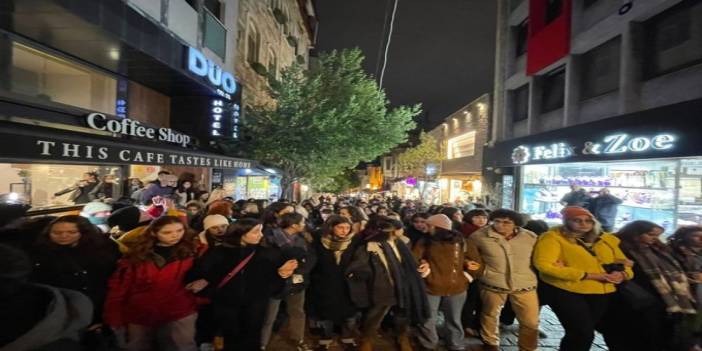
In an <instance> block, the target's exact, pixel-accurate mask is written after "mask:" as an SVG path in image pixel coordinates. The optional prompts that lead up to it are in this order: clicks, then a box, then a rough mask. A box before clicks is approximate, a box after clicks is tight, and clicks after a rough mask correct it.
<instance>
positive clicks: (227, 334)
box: [214, 298, 268, 351]
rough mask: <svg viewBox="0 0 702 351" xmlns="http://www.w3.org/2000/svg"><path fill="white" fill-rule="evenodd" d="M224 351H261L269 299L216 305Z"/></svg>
mask: <svg viewBox="0 0 702 351" xmlns="http://www.w3.org/2000/svg"><path fill="white" fill-rule="evenodd" d="M214 308H215V316H216V318H217V322H218V327H219V329H220V330H221V332H222V337H223V338H224V351H259V350H260V349H261V330H262V328H263V320H264V319H265V317H266V311H267V310H268V298H262V299H258V300H253V301H246V302H241V303H240V304H236V305H215V306H214Z"/></svg>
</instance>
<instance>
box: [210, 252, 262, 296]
mask: <svg viewBox="0 0 702 351" xmlns="http://www.w3.org/2000/svg"><path fill="white" fill-rule="evenodd" d="M255 253H256V251H254V252H252V253H251V254H249V255H248V256H246V258H244V259H243V260H241V262H239V264H238V265H236V267H234V269H232V270H231V272H229V273H228V274H227V275H226V276H225V277H224V278H223V279H222V281H221V282H219V284H217V289H221V288H222V287H223V286H224V285H226V284H227V283H229V281H230V280H232V278H234V276H235V275H237V274H238V273H239V272H240V271H241V270H242V269H244V267H246V265H247V264H248V263H249V261H251V259H252V258H253V255H254V254H255Z"/></svg>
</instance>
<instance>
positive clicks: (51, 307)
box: [0, 244, 93, 351]
mask: <svg viewBox="0 0 702 351" xmlns="http://www.w3.org/2000/svg"><path fill="white" fill-rule="evenodd" d="M31 272H32V261H31V260H30V258H29V257H28V256H27V255H26V254H25V253H24V252H23V251H21V250H19V249H17V248H14V247H11V246H7V245H2V244H0V311H2V316H0V330H2V333H0V350H3V351H24V350H46V351H58V350H61V351H79V350H84V349H83V348H82V346H81V344H80V342H79V335H80V333H81V331H83V330H84V329H85V327H87V326H88V325H89V324H90V319H91V316H92V314H93V309H92V305H91V303H90V300H89V299H88V297H86V296H85V295H83V294H81V293H80V292H78V291H74V290H70V289H62V288H55V287H52V286H48V285H42V284H34V283H29V282H28V278H29V276H30V274H31Z"/></svg>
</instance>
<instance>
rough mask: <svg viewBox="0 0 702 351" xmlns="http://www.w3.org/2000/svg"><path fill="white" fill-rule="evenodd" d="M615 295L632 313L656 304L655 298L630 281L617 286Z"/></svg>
mask: <svg viewBox="0 0 702 351" xmlns="http://www.w3.org/2000/svg"><path fill="white" fill-rule="evenodd" d="M616 294H617V295H618V298H619V299H621V300H622V301H623V302H624V303H625V304H627V305H628V306H629V307H630V308H631V309H633V310H634V311H639V310H643V309H645V308H648V307H650V306H652V305H653V304H655V303H656V297H655V296H653V294H651V293H650V292H648V291H647V290H646V289H644V288H642V287H641V285H639V284H638V283H637V282H635V281H632V280H629V281H624V282H622V283H621V284H619V285H617V292H616Z"/></svg>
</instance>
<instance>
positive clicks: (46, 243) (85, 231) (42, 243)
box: [36, 215, 109, 252]
mask: <svg viewBox="0 0 702 351" xmlns="http://www.w3.org/2000/svg"><path fill="white" fill-rule="evenodd" d="M59 223H72V224H75V225H76V227H77V228H78V231H79V232H80V239H78V245H77V247H78V248H79V249H81V250H85V252H90V251H92V250H95V249H98V248H101V247H103V246H105V245H106V241H107V240H109V239H107V237H105V236H104V234H102V232H100V229H98V227H96V226H95V225H93V224H92V223H90V221H89V220H88V219H87V218H85V217H81V216H77V215H67V216H61V217H58V218H56V219H54V220H53V221H51V222H50V223H49V225H47V226H46V229H44V230H43V231H42V232H41V234H39V237H37V241H36V246H37V247H40V248H47V249H51V248H57V247H59V246H60V245H58V244H56V243H54V242H53V241H51V237H50V234H51V228H52V227H53V226H54V225H55V224H59Z"/></svg>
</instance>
